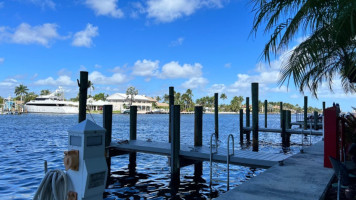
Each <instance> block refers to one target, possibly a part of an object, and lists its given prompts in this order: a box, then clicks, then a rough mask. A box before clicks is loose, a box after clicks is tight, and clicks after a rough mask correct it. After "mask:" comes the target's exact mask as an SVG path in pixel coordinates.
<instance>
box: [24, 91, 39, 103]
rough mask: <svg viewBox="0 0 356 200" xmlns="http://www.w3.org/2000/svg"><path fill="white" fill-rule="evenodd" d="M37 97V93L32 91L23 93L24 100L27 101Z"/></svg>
mask: <svg viewBox="0 0 356 200" xmlns="http://www.w3.org/2000/svg"><path fill="white" fill-rule="evenodd" d="M37 97H38V95H37V94H35V93H34V92H29V93H28V94H26V95H25V98H24V102H25V103H27V102H29V101H31V100H35V99H36V98H37Z"/></svg>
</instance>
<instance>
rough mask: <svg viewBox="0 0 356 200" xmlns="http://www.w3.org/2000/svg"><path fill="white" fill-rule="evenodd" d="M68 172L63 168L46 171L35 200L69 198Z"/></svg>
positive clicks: (61, 199)
mask: <svg viewBox="0 0 356 200" xmlns="http://www.w3.org/2000/svg"><path fill="white" fill-rule="evenodd" d="M67 183H68V178H67V174H66V173H65V172H64V171H62V170H51V171H49V172H47V173H46V175H45V177H44V178H43V180H42V182H41V184H40V186H39V187H38V189H37V192H36V194H35V196H34V198H33V200H63V199H67Z"/></svg>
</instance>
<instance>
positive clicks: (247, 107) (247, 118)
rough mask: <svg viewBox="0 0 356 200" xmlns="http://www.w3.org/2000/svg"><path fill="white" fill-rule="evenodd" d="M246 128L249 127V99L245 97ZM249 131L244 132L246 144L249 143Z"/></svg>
mask: <svg viewBox="0 0 356 200" xmlns="http://www.w3.org/2000/svg"><path fill="white" fill-rule="evenodd" d="M246 127H250V97H246ZM250 134H251V131H247V132H246V138H247V143H250V138H251V136H250Z"/></svg>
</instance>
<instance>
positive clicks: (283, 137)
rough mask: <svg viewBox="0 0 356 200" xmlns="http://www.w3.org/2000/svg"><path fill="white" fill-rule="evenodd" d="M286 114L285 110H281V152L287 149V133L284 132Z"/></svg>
mask: <svg viewBox="0 0 356 200" xmlns="http://www.w3.org/2000/svg"><path fill="white" fill-rule="evenodd" d="M286 114H287V111H286V110H282V116H281V121H282V127H281V129H282V132H281V137H282V148H283V150H285V148H286V147H287V140H286V139H287V137H286V136H287V132H286Z"/></svg>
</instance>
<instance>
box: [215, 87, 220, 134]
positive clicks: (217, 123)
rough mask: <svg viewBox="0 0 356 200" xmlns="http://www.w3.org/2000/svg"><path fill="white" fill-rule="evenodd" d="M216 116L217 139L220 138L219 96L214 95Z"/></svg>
mask: <svg viewBox="0 0 356 200" xmlns="http://www.w3.org/2000/svg"><path fill="white" fill-rule="evenodd" d="M214 107H215V109H214V114H215V115H214V116H215V133H216V137H217V138H219V94H218V93H215V94H214Z"/></svg>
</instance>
